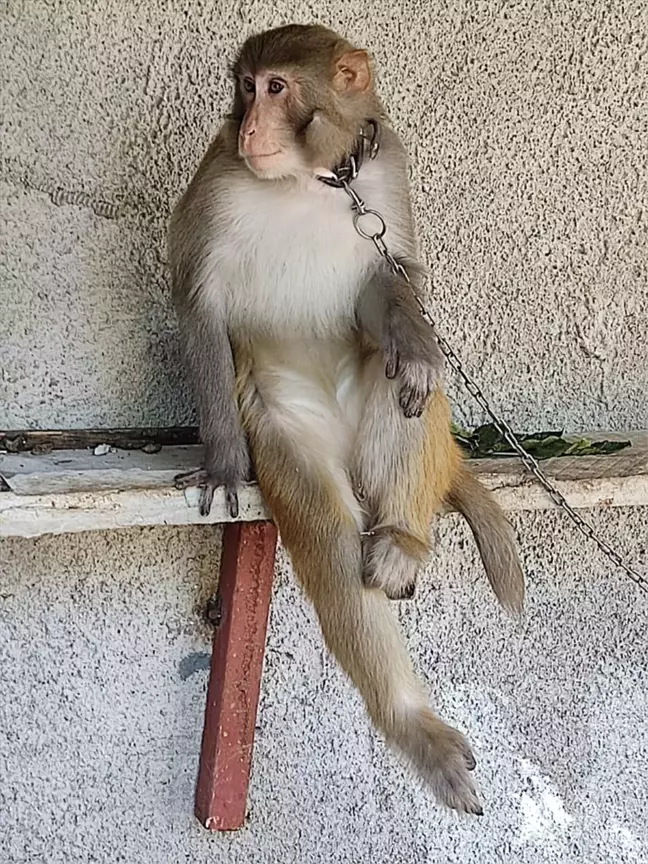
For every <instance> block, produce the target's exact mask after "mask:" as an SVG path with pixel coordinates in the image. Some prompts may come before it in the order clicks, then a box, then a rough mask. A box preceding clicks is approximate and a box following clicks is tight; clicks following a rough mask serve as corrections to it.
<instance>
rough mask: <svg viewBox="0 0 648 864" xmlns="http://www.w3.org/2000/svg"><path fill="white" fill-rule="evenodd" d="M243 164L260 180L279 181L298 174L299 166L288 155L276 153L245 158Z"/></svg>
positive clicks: (280, 152)
mask: <svg viewBox="0 0 648 864" xmlns="http://www.w3.org/2000/svg"><path fill="white" fill-rule="evenodd" d="M244 159H245V164H246V165H247V167H248V168H249V169H250V171H251V172H252V173H253V174H254V175H255V176H256V177H258V178H259V179H260V180H281V179H283V178H286V177H294V176H295V174H297V173H299V171H300V169H301V165H298V164H297V163H296V160H295V159H292V158H291V157H290V154H288V153H285V152H282V151H277V152H276V153H272V154H269V155H268V156H245V157H244Z"/></svg>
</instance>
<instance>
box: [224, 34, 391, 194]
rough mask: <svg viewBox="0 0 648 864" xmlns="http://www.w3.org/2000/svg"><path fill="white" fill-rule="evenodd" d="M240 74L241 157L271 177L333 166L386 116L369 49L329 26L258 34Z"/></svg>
mask: <svg viewBox="0 0 648 864" xmlns="http://www.w3.org/2000/svg"><path fill="white" fill-rule="evenodd" d="M233 73H234V78H235V82H236V92H235V97H234V108H233V111H232V116H233V119H235V120H236V121H237V122H238V124H239V137H238V151H239V155H240V157H241V158H242V159H244V160H245V163H246V164H247V166H248V168H249V169H250V170H251V171H253V172H254V174H256V175H257V176H258V177H261V178H263V179H277V178H280V177H290V176H296V175H300V174H304V173H309V172H311V173H312V172H314V171H317V170H322V169H330V168H333V167H334V166H335V165H337V164H338V163H339V161H340V160H341V159H342V158H343V157H344V156H345V155H346V154H347V153H348V152H350V151H351V150H352V149H353V147H354V144H355V142H356V138H357V135H358V131H359V129H360V126H361V125H362V124H363V123H365V122H366V121H367V120H368V119H370V118H372V117H375V116H377V115H378V114H380V113H381V108H380V104H379V101H378V98H377V96H376V94H375V92H374V87H373V80H372V74H371V66H370V62H369V57H368V55H367V53H366V51H360V50H357V49H355V48H354V47H353V46H352V45H350V44H349V43H348V42H347V41H346V40H345V39H342V38H341V37H340V36H338V35H337V34H336V33H334V32H332V31H331V30H327V29H326V28H325V27H319V26H314V25H298V24H292V25H289V26H286V27H279V28H277V29H275V30H269V31H267V32H265V33H260V34H257V35H255V36H251V37H250V38H249V39H248V40H247V41H246V42H245V44H244V45H243V47H242V48H241V52H240V54H239V56H238V58H237V60H236V62H235V63H234V67H233Z"/></svg>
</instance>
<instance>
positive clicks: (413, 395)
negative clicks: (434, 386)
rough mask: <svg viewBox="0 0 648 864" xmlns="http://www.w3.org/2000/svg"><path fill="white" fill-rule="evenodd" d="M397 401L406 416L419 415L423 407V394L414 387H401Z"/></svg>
mask: <svg viewBox="0 0 648 864" xmlns="http://www.w3.org/2000/svg"><path fill="white" fill-rule="evenodd" d="M398 401H399V404H400V406H401V408H402V409H403V414H404V415H405V416H406V417H407V418H410V417H420V416H421V414H422V413H423V409H424V408H425V396H424V395H423V394H421V393H420V392H419V391H418V390H417V389H416V388H414V387H409V386H405V387H403V388H402V389H401V392H400V398H399V400H398Z"/></svg>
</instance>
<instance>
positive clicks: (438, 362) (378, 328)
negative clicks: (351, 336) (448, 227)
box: [356, 265, 444, 417]
mask: <svg viewBox="0 0 648 864" xmlns="http://www.w3.org/2000/svg"><path fill="white" fill-rule="evenodd" d="M408 272H410V273H411V275H415V269H412V267H411V265H408ZM415 290H416V289H415V288H414V287H413V286H412V285H409V284H408V283H407V282H405V281H404V280H403V279H402V278H400V277H399V276H396V275H394V274H393V273H391V272H389V271H388V270H386V269H385V268H381V270H379V271H378V273H376V274H375V275H374V277H373V278H372V279H371V280H370V281H369V282H368V283H367V285H366V286H365V287H364V289H363V291H362V292H361V294H360V297H359V299H358V305H357V307H356V318H357V322H358V326H359V327H360V329H361V330H362V331H363V332H364V333H365V334H366V335H368V336H369V337H370V338H371V339H372V340H373V341H374V342H376V343H377V344H378V346H379V347H380V348H381V349H382V352H383V355H384V357H385V374H386V375H387V377H388V378H396V377H397V376H398V379H399V383H400V385H401V386H400V393H399V402H400V406H401V408H402V409H403V413H404V414H405V416H406V417H420V416H421V414H422V413H423V411H424V409H425V406H426V405H427V403H428V400H429V398H430V396H431V395H432V393H433V392H434V390H435V389H436V388H437V387H438V385H439V384H440V383H441V380H442V378H443V368H444V363H443V355H442V354H441V350H440V348H439V345H438V343H437V341H436V337H435V335H434V330H433V329H432V326H431V325H430V324H429V323H428V322H427V321H426V320H425V318H424V317H423V316H422V315H421V311H420V309H419V306H418V303H417V301H416V297H415V295H414V291H415Z"/></svg>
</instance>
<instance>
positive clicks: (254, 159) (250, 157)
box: [245, 150, 281, 162]
mask: <svg viewBox="0 0 648 864" xmlns="http://www.w3.org/2000/svg"><path fill="white" fill-rule="evenodd" d="M280 153H281V150H275V151H274V152H273V153H247V154H246V156H245V158H246V159H247V160H248V161H249V162H257V161H258V160H259V159H272V158H273V156H278V155H279V154H280Z"/></svg>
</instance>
